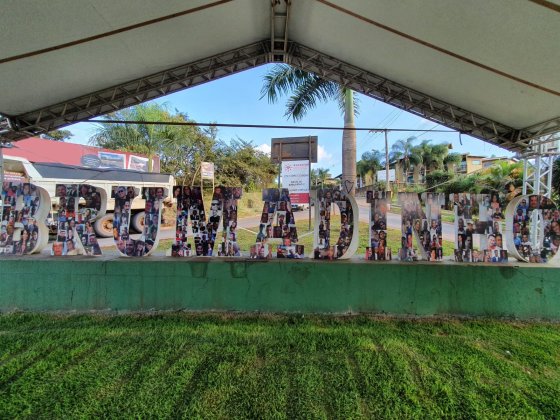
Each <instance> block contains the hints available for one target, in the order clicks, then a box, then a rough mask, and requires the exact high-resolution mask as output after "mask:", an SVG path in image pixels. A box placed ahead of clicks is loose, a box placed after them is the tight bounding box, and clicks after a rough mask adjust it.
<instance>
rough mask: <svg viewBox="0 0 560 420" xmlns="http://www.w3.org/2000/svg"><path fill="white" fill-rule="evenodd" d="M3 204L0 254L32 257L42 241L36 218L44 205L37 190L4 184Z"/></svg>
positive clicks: (19, 184) (0, 227) (0, 224)
mask: <svg viewBox="0 0 560 420" xmlns="http://www.w3.org/2000/svg"><path fill="white" fill-rule="evenodd" d="M2 203H3V209H2V212H1V215H2V221H1V223H0V254H5V255H24V254H29V253H31V252H32V251H33V250H34V249H35V247H36V246H37V242H38V240H39V227H38V225H37V220H36V217H35V215H36V213H37V211H38V210H39V206H40V204H41V203H40V197H39V194H38V193H37V190H36V188H35V186H34V185H32V184H28V183H25V184H21V183H15V182H5V183H4V185H3V186H2Z"/></svg>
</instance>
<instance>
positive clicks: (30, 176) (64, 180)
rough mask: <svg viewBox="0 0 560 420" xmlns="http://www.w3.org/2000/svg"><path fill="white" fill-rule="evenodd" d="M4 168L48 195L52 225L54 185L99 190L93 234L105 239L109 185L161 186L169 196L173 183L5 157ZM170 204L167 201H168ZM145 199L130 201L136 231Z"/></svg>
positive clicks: (109, 230) (166, 177)
mask: <svg viewBox="0 0 560 420" xmlns="http://www.w3.org/2000/svg"><path fill="white" fill-rule="evenodd" d="M4 166H5V169H6V170H7V171H10V173H11V174H12V177H13V176H14V174H20V176H21V179H22V181H23V182H31V183H33V184H35V185H38V186H40V187H43V188H44V189H45V190H47V192H48V193H49V195H50V197H51V201H52V206H53V213H54V215H55V217H53V218H52V220H51V221H49V223H51V224H52V225H54V226H56V210H57V206H58V199H57V198H56V197H55V189H56V184H90V185H92V186H94V187H97V188H102V189H103V190H105V192H106V194H107V212H106V214H105V216H103V217H101V218H100V219H97V220H96V222H95V226H94V229H95V232H96V234H97V235H98V236H100V237H104V238H108V237H110V236H112V234H113V207H114V199H112V198H111V189H112V187H113V186H117V185H125V186H132V187H135V188H139V189H140V192H141V191H142V188H144V187H164V188H167V189H168V192H169V197H171V191H172V190H173V186H174V183H175V180H174V178H173V176H172V175H170V174H161V173H149V172H139V171H131V170H123V169H97V168H83V167H78V166H70V165H62V164H57V163H31V162H29V161H28V160H27V159H24V158H19V157H10V156H6V157H5V160H4ZM168 200H169V201H171V198H168ZM144 207H145V200H144V199H142V196H141V194H139V195H138V196H137V197H136V198H135V199H134V200H133V201H132V208H131V211H132V218H131V221H130V226H131V228H132V229H134V230H135V231H137V232H140V231H141V230H142V227H143V224H144Z"/></svg>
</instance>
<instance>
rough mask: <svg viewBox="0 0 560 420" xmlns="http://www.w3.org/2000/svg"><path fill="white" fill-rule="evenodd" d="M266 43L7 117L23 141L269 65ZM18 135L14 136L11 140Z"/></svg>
mask: <svg viewBox="0 0 560 420" xmlns="http://www.w3.org/2000/svg"><path fill="white" fill-rule="evenodd" d="M268 45H269V44H267V43H266V42H256V43H254V44H251V45H246V46H244V47H241V48H237V49H235V50H231V51H227V52H224V53H221V54H218V55H215V56H212V57H208V58H205V59H202V60H199V61H196V62H193V63H189V64H185V65H182V66H179V67H175V68H172V69H169V70H165V71H161V72H158V73H155V74H152V75H150V76H146V77H142V78H139V79H136V80H132V81H130V82H127V83H123V84H120V85H116V86H112V87H110V88H107V89H103V90H100V91H97V92H93V93H90V94H87V95H83V96H80V97H77V98H73V99H71V100H68V101H65V102H61V103H58V104H55V105H51V106H48V107H45V108H41V109H37V110H35V111H31V112H28V113H25V114H22V115H18V116H14V117H11V118H9V120H10V123H11V126H12V127H13V129H15V130H17V131H19V132H24V133H26V135H24V137H23V138H25V137H29V135H36V134H39V133H44V132H47V131H51V130H54V129H56V128H60V127H64V126H67V125H70V124H75V123H77V122H80V121H86V120H88V119H90V118H92V117H96V116H98V115H103V114H107V113H109V112H113V111H116V110H119V109H122V108H127V107H130V106H133V105H137V104H139V103H141V102H144V101H148V100H152V99H156V98H159V97H162V96H165V95H168V94H170V93H174V92H178V91H180V90H183V89H187V88H190V87H193V86H197V85H200V84H203V83H206V82H209V81H211V80H216V79H219V78H222V77H225V76H229V75H232V74H235V73H238V72H241V71H243V70H247V69H250V68H253V67H258V66H260V65H263V64H265V63H267V62H268V59H269V48H268ZM17 137H18V135H16V134H15V133H14V134H13V137H12V140H16V139H17Z"/></svg>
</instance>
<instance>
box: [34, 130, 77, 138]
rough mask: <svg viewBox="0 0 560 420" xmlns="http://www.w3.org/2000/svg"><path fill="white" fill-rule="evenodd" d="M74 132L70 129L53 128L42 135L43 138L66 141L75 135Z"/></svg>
mask: <svg viewBox="0 0 560 420" xmlns="http://www.w3.org/2000/svg"><path fill="white" fill-rule="evenodd" d="M73 136H74V134H73V133H72V132H71V131H70V130H53V131H49V132H48V133H46V134H43V135H41V137H42V138H44V139H47V140H55V141H64V140H68V139H70V137H73Z"/></svg>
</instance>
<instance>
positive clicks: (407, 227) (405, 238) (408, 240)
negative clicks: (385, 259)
mask: <svg viewBox="0 0 560 420" xmlns="http://www.w3.org/2000/svg"><path fill="white" fill-rule="evenodd" d="M399 204H400V205H401V219H402V225H401V248H400V250H399V259H400V260H401V261H417V260H418V259H419V257H420V256H419V255H418V249H417V248H416V247H415V245H416V244H415V243H414V241H415V239H416V241H420V233H421V232H422V231H423V230H424V229H423V226H422V221H423V220H427V218H426V215H425V214H424V211H423V210H422V204H421V203H420V200H419V199H418V194H417V193H405V192H401V193H399ZM421 243H422V242H421ZM422 245H423V243H422ZM422 253H424V252H422Z"/></svg>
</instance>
